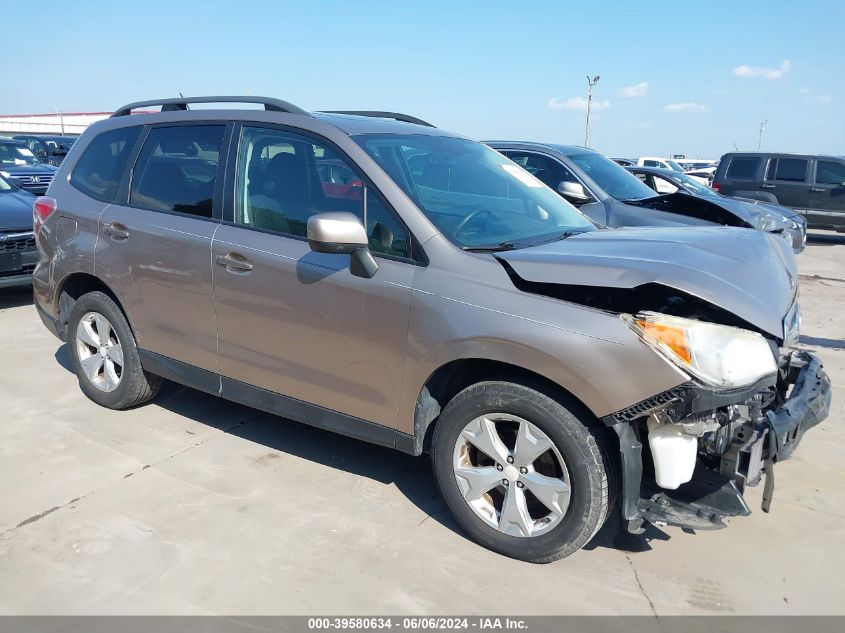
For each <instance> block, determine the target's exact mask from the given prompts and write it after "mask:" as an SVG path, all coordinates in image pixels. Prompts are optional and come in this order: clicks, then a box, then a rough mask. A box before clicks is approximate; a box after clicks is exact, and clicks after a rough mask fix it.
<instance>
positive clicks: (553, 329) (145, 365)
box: [33, 97, 830, 562]
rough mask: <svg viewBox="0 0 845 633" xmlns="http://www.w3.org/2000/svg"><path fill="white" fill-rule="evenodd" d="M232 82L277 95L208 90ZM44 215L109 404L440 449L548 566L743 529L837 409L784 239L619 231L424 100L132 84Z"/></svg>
mask: <svg viewBox="0 0 845 633" xmlns="http://www.w3.org/2000/svg"><path fill="white" fill-rule="evenodd" d="M212 101H213V102H231V103H236V104H238V103H242V102H245V101H252V102H258V103H261V104H263V105H264V110H263V111H261V110H257V109H246V108H242V107H241V108H239V107H238V106H235V108H236V109H189V107H188V106H189V104H194V103H206V102H212ZM155 105H161V106H162V108H161V110H162V111H161V112H155V113H149V112H146V113H135V112H134V111H135V110H137V109H149V108H150V107H152V106H155ZM34 223H35V231H36V235H37V241H38V248H39V254H40V261H39V263H38V266H37V268H36V270H35V274H34V282H33V285H34V289H35V297H36V303H37V307H38V312H39V314H40V316H41V318H42V320H43V322H44V323H45V325H46V326H47V327H48V328H49V329H50V330H51V331H52V332H53V333H54V334H56V335H57V336H58V337H60V338H61V339H62V340H64V341H67V343H68V347H69V351H70V357H71V361H72V364H73V367H74V369H75V371H76V374H77V376H78V379H79V384H80V387H81V389H82V391H83V392H84V393H85V394H86V395H87V396H88V397H89V398H91V399H92V400H94V401H95V402H97V403H99V404H101V405H103V406H106V407H111V408H114V409H123V408H127V407H134V406H137V405H139V404H141V403H143V402H145V401H147V400H150V399H151V398H153V397H154V396H155V395H156V392H157V390H158V388H159V386H160V385H161V382H162V379H163V378H166V379H170V380H174V381H177V382H179V383H182V384H185V385H189V386H192V387H195V388H197V389H200V390H203V391H206V392H208V393H212V394H215V395H218V396H220V397H222V398H226V399H229V400H234V401H236V402H240V403H244V404H247V405H250V406H253V407H256V408H259V409H262V410H264V411H269V412H272V413H276V414H279V415H280V416H284V417H286V418H289V419H292V420H296V421H299V422H303V423H306V424H311V425H314V426H318V427H321V428H324V429H329V430H332V431H335V432H338V433H343V434H346V435H349V436H352V437H356V438H360V439H362V440H366V441H370V442H375V443H377V444H381V445H384V446H389V447H392V448H395V449H397V450H400V451H404V452H407V453H410V454H412V455H420V454H422V453H424V452H425V453H430V454H431V458H432V463H433V467H434V474H435V477H436V479H437V483H438V486H439V488H440V491H441V492H442V494H443V498H444V500H445V502H446V504H447V505H448V507H449V508H450V509H451V511H452V512H453V513H454V516H455V517H456V519H457V521H458V522H459V523H460V525H461V526H463V528H464V529H465V530H466V532H467V533H468V534H470V535H471V536H472V537H473V538H474V539H475V540H476V541H478V542H479V543H481V544H482V545H484V546H486V547H489V548H490V549H493V550H495V551H497V552H501V553H503V554H506V555H508V556H513V557H515V558H520V559H523V560H528V561H534V562H547V561H551V560H554V559H557V558H560V557H563V556H566V555H568V554H571V553H573V552H575V551H577V550H578V549H579V548H580V547H582V546H583V545H584V544H585V543H587V541H589V540H590V538H591V537H592V536H593V535H594V534H595V533H596V532H597V531H598V529H599V528H600V527H601V526H602V524H603V522H604V521H605V519H606V518H607V516H608V514H609V513H610V512H611V511H612V510H613V509H614V508H615V507H617V506H618V507H619V508H620V509H621V513H622V516H623V517H624V519H625V521H626V526H627V528H628V529H629V530H631V531H634V532H637V531H640V530H642V528H643V524H644V523H645V522H656V523H661V524H662V523H666V524H670V525H677V526H682V527H685V528H694V529H705V528H715V527H722V526H723V525H724V524H723V519H724V518H725V517H729V516H736V515H744V514H748V512H749V509H748V506H747V505H746V503H745V502H744V500H743V497H742V492H743V489H744V488H745V486H750V485H754V484H756V483H758V482H759V481H761V480H762V479H763V478H765V486H766V490H765V495H764V497H765V505H766V506H768V504H769V503H770V501H771V496H772V483H773V478H772V477H773V468H774V466H775V464H776V463H777V462H778V461H780V460H783V459H785V458H786V457H788V456H789V455H790V453H791V452H792V451H793V450H794V449H795V447H796V445H797V444H798V442H799V440H800V439H801V436H802V435H803V433H804V432H805V431H806V430H807V429H808V428H810V427H812V426H813V425H815V424H817V423H818V422H819V421H821V420H822V419H824V418H825V417H826V416H827V413H828V409H829V405H830V383H829V380H828V378H827V377H826V375H825V373H824V371H823V369H822V367H821V365H820V363H819V361H818V360H817V359H816V358H814V357H813V356H811V355H809V354H807V353H804V352H797V351H793V350H792V348H791V346H792V345H793V344H794V343H795V342H796V341H797V337H798V324H799V313H798V303H797V297H798V286H797V283H798V282H797V274H796V270H795V262H794V256H793V254H792V252H791V249H790V248H789V245H788V244H787V243H786V241H785V240H782V239H779V238H776V237H772V236H770V235H767V234H765V233H762V232H760V231H753V230H749V229H740V228H722V227H719V228H663V229H649V228H642V229H618V230H596V229H595V227H594V226H593V225H592V224H591V223H590V221H589V220H587V218H586V217H585V216H583V215H582V214H581V213H580V212H579V211H578V210H576V209H575V208H574V207H572V206H571V205H570V204H568V203H567V202H565V201H564V200H563V199H562V198H560V196H558V195H557V194H556V193H555V192H554V191H552V190H551V189H549V188H547V187H546V186H545V185H544V184H543V183H542V182H540V181H539V180H537V179H536V178H535V177H534V176H532V175H530V174H529V173H528V172H526V171H525V170H523V169H522V168H521V167H519V166H518V165H516V164H515V163H513V162H511V161H510V160H508V159H507V158H505V157H504V156H502V155H501V154H499V153H498V152H496V151H494V150H492V149H490V148H489V147H486V146H484V145H482V144H480V143H477V142H475V141H472V140H469V139H466V138H463V137H461V136H458V135H455V134H451V133H449V132H445V131H443V130H440V129H437V128H435V127H432V126H430V125H428V124H426V123H425V122H423V121H420V120H419V119H414V118H413V117H408V116H406V115H400V114H394V113H387V112H363V113H361V112H359V113H319V112H315V113H310V112H305V111H303V110H301V109H300V108H297V107H296V106H294V105H292V104H290V103H287V102H284V101H279V100H275V99H260V98H259V99H256V98H245V97H203V98H193V99H169V100H163V101H155V102H142V103H136V104H130V105H127V106H125V107H123V108H121V109H120V110H118V111H117V112H115V113H114V115H113V116H112V117H111V118H110V119H108V120H106V121H102V122H99V123H96V124H94V125H92V126H91V127H90V128H89V129H88V131H86V132H85V134H83V136H82V137H81V138H80V139H79V140H78V141H77V143H76V144H75V145H74V146H73V148H72V149H71V151H70V153H69V154H68V156H67V158H66V159H65V160H64V162H63V163H62V166H61V168H60V169H59V172H58V174H57V176H56V178H55V180H54V181H53V183H52V185H51V186H50V189H49V191H48V196H45V197H42V198H39V199H38V201H37V202H36V203H35V209H34ZM764 509H766V508H764Z"/></svg>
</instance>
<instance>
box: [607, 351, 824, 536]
mask: <svg viewBox="0 0 845 633" xmlns="http://www.w3.org/2000/svg"><path fill="white" fill-rule="evenodd" d="M830 397H831V385H830V379H829V378H828V376H827V374H826V373H825V371H824V368H823V367H822V364H821V362H820V361H819V359H818V358H816V357H815V356H813V355H812V354H809V353H807V352H805V351H797V350H790V351H786V352H784V353H782V354H779V356H778V360H777V372H776V373H775V374H774V375H771V376H767V377H765V378H763V379H761V380H758V381H756V382H755V383H754V384H753V385H752V386H750V387H745V388H741V389H730V390H720V389H716V388H714V387H713V386H712V385H707V384H704V383H703V382H702V381H700V380H697V379H692V380H690V381H689V382H688V383H686V384H683V385H681V386H679V387H676V388H674V389H671V390H669V391H667V392H664V393H661V394H658V395H656V396H654V397H653V398H649V399H648V400H645V401H643V402H640V403H637V404H636V405H634V406H632V407H629V408H627V409H625V410H623V411H619V412H617V413H615V414H613V415H610V416H607V417H605V418H604V422H605V424H607V425H608V426H610V427H611V428H613V430H614V431H615V432H616V434H617V436H618V438H619V451H620V458H621V465H622V484H621V485H622V490H621V506H622V508H621V509H622V516H623V518H624V519H625V521H626V522H627V528H628V530H629V531H630V532H633V533H636V534H638V533H641V532H642V531H643V529H644V524H645V523H652V524H655V525H674V526H678V527H681V528H686V529H693V530H696V529H698V530H706V529H718V528H722V527H725V523H724V521H723V519H725V518H726V517H732V516H746V515H748V514H750V513H751V510H750V509H749V507H748V504H747V503H746V502H745V499H744V498H743V493H744V491H745V488H746V487H750V486H756V485H758V484H759V483H761V481H764V487H763V503H762V509H763V511H764V512H768V511H769V507H770V505H771V502H772V496H773V493H774V467H775V464H776V463H777V462H780V461H783V460H785V459H787V458H788V457H789V456H791V455H792V453H793V452H794V451H795V449H796V447H797V446H798V444H799V442H800V441H801V438H802V436H803V435H804V433H805V432H806V431H807V430H808V429H810V428H812V427H813V426H815V425H816V424H818V423H819V422H821V421H822V420H824V419H825V418H826V417H827V415H828V412H829V409H830ZM679 473H680V474H679ZM660 484H663V486H661V485H660Z"/></svg>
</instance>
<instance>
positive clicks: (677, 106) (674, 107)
mask: <svg viewBox="0 0 845 633" xmlns="http://www.w3.org/2000/svg"><path fill="white" fill-rule="evenodd" d="M663 110H664V112H702V113H703V112H707V106H705V105H701V104H700V103H695V102H694V101H686V102H683V103H670V104H668V105H665V106H663Z"/></svg>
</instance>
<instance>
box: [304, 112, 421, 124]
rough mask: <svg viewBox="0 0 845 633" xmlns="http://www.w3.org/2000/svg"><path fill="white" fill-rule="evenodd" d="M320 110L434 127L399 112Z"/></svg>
mask: <svg viewBox="0 0 845 633" xmlns="http://www.w3.org/2000/svg"><path fill="white" fill-rule="evenodd" d="M321 112H322V113H324V114H354V115H355V116H370V117H374V118H377V119H394V120H396V121H402V122H403V123H415V124H416V125H424V126H426V127H435V126H433V125H432V124H431V123H429V122H428V121H423V120H422V119H418V118H417V117H415V116H411V115H410V114H402V113H401V112H382V111H379V110H321Z"/></svg>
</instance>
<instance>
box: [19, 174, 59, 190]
mask: <svg viewBox="0 0 845 633" xmlns="http://www.w3.org/2000/svg"><path fill="white" fill-rule="evenodd" d="M12 178H14V179H16V180H17V181H18V182H19V183H20V184H21V186H22V187H28V186H29V187H33V186H34V187H41V186H44V185H49V184H50V183H51V182H53V174H19V175H16V174H12Z"/></svg>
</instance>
